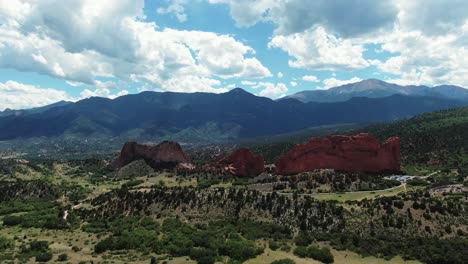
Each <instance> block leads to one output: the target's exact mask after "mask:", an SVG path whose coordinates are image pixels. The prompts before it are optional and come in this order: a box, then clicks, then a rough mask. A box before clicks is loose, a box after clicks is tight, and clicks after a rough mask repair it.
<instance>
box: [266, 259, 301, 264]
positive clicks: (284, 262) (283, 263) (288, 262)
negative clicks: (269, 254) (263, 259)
mask: <svg viewBox="0 0 468 264" xmlns="http://www.w3.org/2000/svg"><path fill="white" fill-rule="evenodd" d="M271 264H296V262H295V261H294V260H292V259H289V258H285V259H279V260H275V261H273V262H272V263H271Z"/></svg>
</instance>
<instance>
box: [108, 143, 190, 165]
mask: <svg viewBox="0 0 468 264" xmlns="http://www.w3.org/2000/svg"><path fill="white" fill-rule="evenodd" d="M138 159H144V160H145V161H146V163H148V165H150V166H151V167H152V168H154V169H169V168H174V167H175V166H177V164H179V163H187V164H190V158H189V157H188V156H187V155H186V154H185V153H184V151H183V150H182V148H181V147H180V145H179V143H177V142H172V141H164V142H161V143H160V144H159V145H156V146H148V145H141V144H138V143H136V142H135V141H129V142H127V143H125V145H124V146H123V148H122V151H121V152H120V156H119V157H118V158H117V159H116V160H114V161H113V162H112V163H111V164H110V165H109V168H110V169H112V170H115V169H120V168H122V167H123V166H125V165H127V164H129V163H131V162H132V161H135V160H138Z"/></svg>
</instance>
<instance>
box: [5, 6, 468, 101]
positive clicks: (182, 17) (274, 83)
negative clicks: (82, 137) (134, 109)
mask: <svg viewBox="0 0 468 264" xmlns="http://www.w3.org/2000/svg"><path fill="white" fill-rule="evenodd" d="M467 44H468V1H462V0H445V1H442V0H430V1H423V0H414V1H405V0H389V1H373V0H336V1H327V0H288V1H286V0H147V1H143V0H120V1H111V0H102V1H94V0H74V1H60V0H47V1H42V0H0V110H3V109H5V108H28V107H35V106H41V105H46V104H50V103H52V102H55V101H59V100H71V101H76V100H79V99H83V98H86V97H90V96H102V97H109V98H115V97H116V96H120V95H125V94H128V93H138V92H141V91H146V90H150V91H175V92H197V91H201V92H215V93H220V92H226V91H228V90H230V89H232V88H234V87H242V88H244V89H246V90H247V91H249V92H251V93H254V94H256V95H261V96H266V97H270V98H273V99H275V98H279V97H282V96H285V95H288V94H292V93H295V92H298V91H302V90H314V89H329V88H330V87H334V86H338V85H342V84H346V83H350V82H357V81H360V80H363V79H369V78H378V79H382V80H386V81H389V82H393V83H398V84H403V85H407V84H418V85H419V84H424V85H430V86H431V85H439V84H454V85H459V86H464V87H468V77H467V76H468V74H467V73H468V61H467V58H468V49H467Z"/></svg>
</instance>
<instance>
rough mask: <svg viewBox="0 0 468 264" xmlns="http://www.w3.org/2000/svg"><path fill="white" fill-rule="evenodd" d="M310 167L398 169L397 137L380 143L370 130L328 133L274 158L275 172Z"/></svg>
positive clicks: (307, 168)
mask: <svg viewBox="0 0 468 264" xmlns="http://www.w3.org/2000/svg"><path fill="white" fill-rule="evenodd" d="M314 169H335V170H341V171H350V172H386V171H388V172H390V171H400V139H399V138H397V137H393V138H390V139H388V140H387V141H386V142H385V143H383V144H382V145H380V144H379V142H378V141H377V139H376V138H375V137H374V136H373V135H371V134H365V133H361V134H358V135H356V136H338V135H332V136H328V137H325V138H313V139H311V140H310V141H309V142H307V143H304V144H299V145H297V146H296V147H294V148H293V149H292V150H291V151H289V153H288V154H287V155H286V156H284V157H282V158H280V159H279V160H278V162H276V167H275V172H276V173H277V174H295V173H300V172H304V171H310V170H314Z"/></svg>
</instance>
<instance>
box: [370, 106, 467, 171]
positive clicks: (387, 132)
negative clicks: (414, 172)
mask: <svg viewBox="0 0 468 264" xmlns="http://www.w3.org/2000/svg"><path fill="white" fill-rule="evenodd" d="M364 131H367V132H370V133H373V134H374V135H375V136H376V137H378V138H379V139H384V138H387V137H389V136H399V137H400V138H401V151H402V157H403V161H404V162H406V163H410V164H428V165H441V166H443V167H445V166H446V167H449V168H459V169H463V170H466V169H468V152H467V150H468V133H467V131H468V107H462V108H456V109H449V110H443V111H437V112H433V113H426V114H422V115H418V116H416V117H413V118H411V119H407V120H404V121H399V122H395V123H391V124H385V125H373V126H370V127H368V128H366V129H364Z"/></svg>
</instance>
